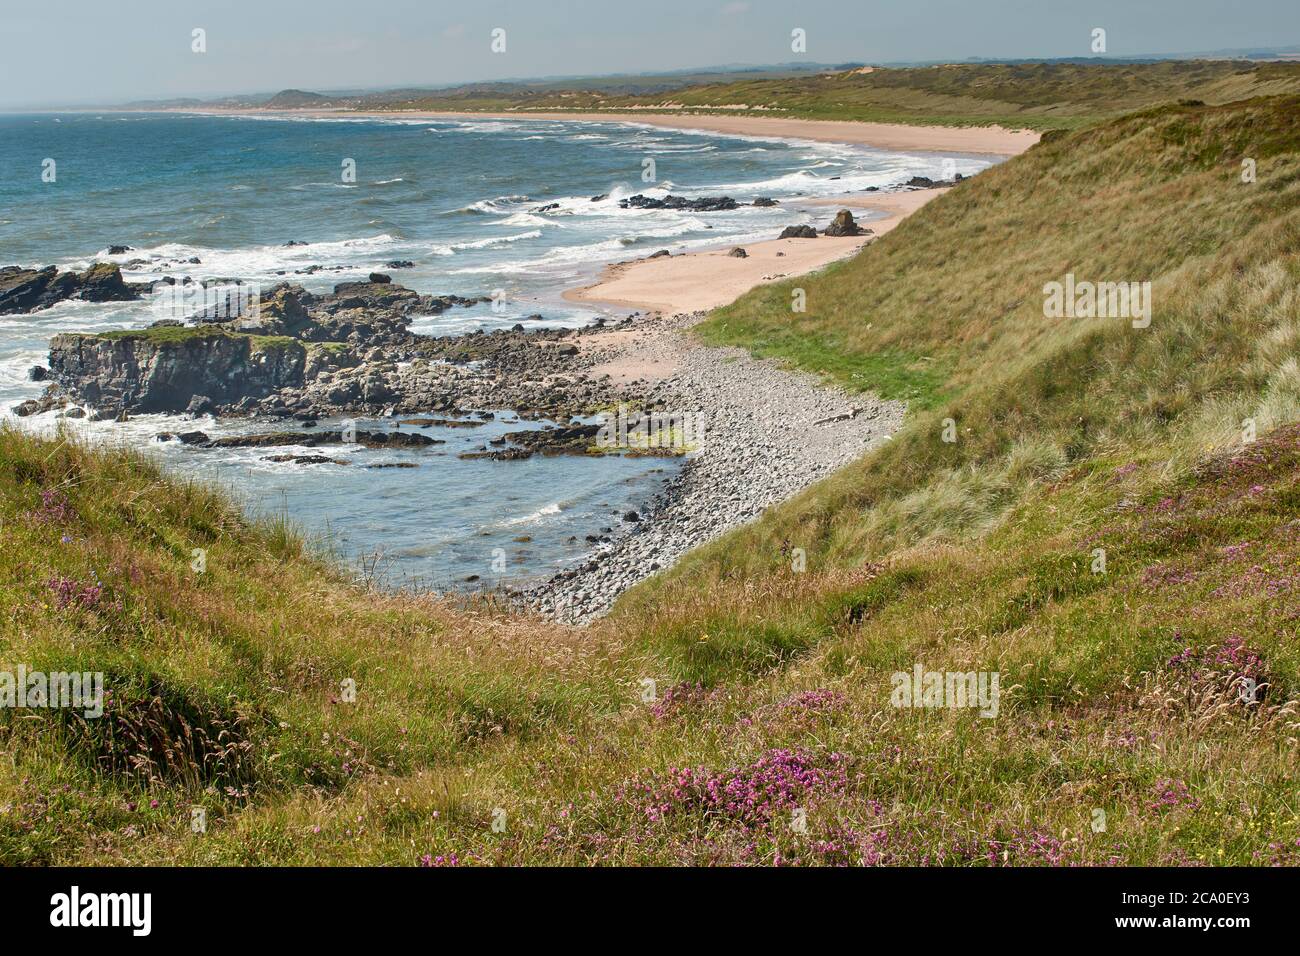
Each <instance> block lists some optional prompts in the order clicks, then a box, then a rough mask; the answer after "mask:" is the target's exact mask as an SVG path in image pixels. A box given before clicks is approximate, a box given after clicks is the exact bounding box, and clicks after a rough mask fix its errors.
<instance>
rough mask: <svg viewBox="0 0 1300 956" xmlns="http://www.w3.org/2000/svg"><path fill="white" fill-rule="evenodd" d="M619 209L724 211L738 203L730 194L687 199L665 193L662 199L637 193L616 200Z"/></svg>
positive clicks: (736, 205) (735, 206)
mask: <svg viewBox="0 0 1300 956" xmlns="http://www.w3.org/2000/svg"><path fill="white" fill-rule="evenodd" d="M618 206H619V208H620V209H684V210H686V211H687V212H724V211H726V210H728V209H738V208H739V207H740V203H738V202H736V200H734V199H732V198H731V197H730V196H703V197H701V198H699V199H687V198H686V197H685V196H673V195H671V194H670V195H667V196H665V197H664V198H663V199H653V198H651V197H650V196H642V195H641V194H640V193H637V194H636V195H635V196H629V197H628V198H627V199H620V200H619V201H618Z"/></svg>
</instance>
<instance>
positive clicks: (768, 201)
mask: <svg viewBox="0 0 1300 956" xmlns="http://www.w3.org/2000/svg"><path fill="white" fill-rule="evenodd" d="M753 205H755V206H777V205H780V203H778V202H777V201H776V200H775V199H772V198H770V197H768V196H759V197H758V198H757V199H755V200H754V202H753Z"/></svg>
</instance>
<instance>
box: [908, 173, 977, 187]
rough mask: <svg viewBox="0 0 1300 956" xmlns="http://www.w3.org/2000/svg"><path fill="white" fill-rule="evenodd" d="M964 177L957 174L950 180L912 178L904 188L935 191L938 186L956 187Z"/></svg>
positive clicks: (927, 177)
mask: <svg viewBox="0 0 1300 956" xmlns="http://www.w3.org/2000/svg"><path fill="white" fill-rule="evenodd" d="M965 178H966V177H965V176H963V175H962V174H961V173H958V174H957V175H956V176H954V177H953V178H952V179H931V178H930V177H929V176H913V177H912V178H911V179H909V180H908V181H907V182H905V183H904V184H903V185H904V186H910V187H911V188H912V189H935V188H937V187H940V186H956V185H957V184H958V183H959V182H961V181H962V180H963V179H965Z"/></svg>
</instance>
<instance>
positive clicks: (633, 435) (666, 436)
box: [596, 405, 704, 454]
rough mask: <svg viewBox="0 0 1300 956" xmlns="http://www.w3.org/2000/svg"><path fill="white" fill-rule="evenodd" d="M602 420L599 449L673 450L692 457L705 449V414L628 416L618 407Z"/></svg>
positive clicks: (665, 413)
mask: <svg viewBox="0 0 1300 956" xmlns="http://www.w3.org/2000/svg"><path fill="white" fill-rule="evenodd" d="M600 418H601V425H600V429H599V431H597V432H596V447H597V448H630V449H635V450H641V451H645V450H649V449H651V448H671V449H675V450H677V451H680V452H684V453H686V454H690V453H691V452H696V451H699V450H700V448H701V447H702V446H703V445H704V414H703V413H702V412H629V411H628V407H627V406H626V405H619V406H618V411H617V412H601V415H600Z"/></svg>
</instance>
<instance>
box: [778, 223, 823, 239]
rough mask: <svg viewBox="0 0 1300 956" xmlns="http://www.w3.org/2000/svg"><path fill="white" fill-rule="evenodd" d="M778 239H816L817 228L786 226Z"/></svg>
mask: <svg viewBox="0 0 1300 956" xmlns="http://www.w3.org/2000/svg"><path fill="white" fill-rule="evenodd" d="M777 238H778V239H816V238H817V230H816V229H814V228H813V227H812V226H786V227H785V228H784V229H782V230H781V235H779V236H777Z"/></svg>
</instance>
